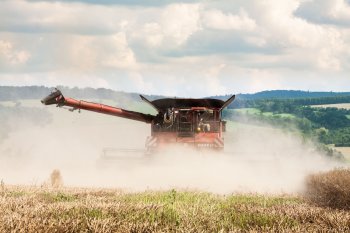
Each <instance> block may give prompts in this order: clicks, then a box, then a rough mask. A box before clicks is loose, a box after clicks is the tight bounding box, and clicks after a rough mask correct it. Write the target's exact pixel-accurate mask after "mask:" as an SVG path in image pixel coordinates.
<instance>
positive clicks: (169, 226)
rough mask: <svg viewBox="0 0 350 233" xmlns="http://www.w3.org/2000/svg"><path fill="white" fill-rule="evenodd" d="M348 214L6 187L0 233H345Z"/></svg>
mask: <svg viewBox="0 0 350 233" xmlns="http://www.w3.org/2000/svg"><path fill="white" fill-rule="evenodd" d="M349 230H350V212H349V211H346V210H338V209H330V208H326V207H316V206H314V205H312V204H309V203H308V202H307V201H305V200H304V199H303V198H302V197H296V196H264V195H253V194H251V195H241V194H236V195H214V194H210V193H203V192H196V191H186V190H184V191H177V190H170V191H166V192H164V191H162V192H160V191H159V192H156V191H146V192H141V193H124V192H123V191H121V190H113V189H82V188H61V189H52V188H44V187H28V186H27V187H25V186H5V185H2V187H1V190H0V231H1V232H10V231H15V232H57V231H58V232H229V231H230V232H237V231H239V232H241V231H250V232H282V231H287V232H310V231H311V232H315V231H322V232H346V231H349Z"/></svg>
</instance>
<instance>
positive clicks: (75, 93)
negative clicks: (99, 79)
mask: <svg viewBox="0 0 350 233" xmlns="http://www.w3.org/2000/svg"><path fill="white" fill-rule="evenodd" d="M59 89H60V90H61V91H62V92H63V93H64V94H65V95H67V96H70V97H73V98H79V99H111V100H118V102H120V101H140V100H141V99H140V97H139V94H138V93H127V92H122V91H114V90H111V89H105V88H97V89H95V88H68V87H63V86H62V87H59ZM51 90H52V88H48V87H44V86H24V87H14V86H0V101H14V100H19V99H41V98H43V97H44V96H46V95H48V93H50V91H51ZM145 96H146V97H147V98H149V99H150V100H153V99H158V98H163V97H164V96H160V95H145ZM347 96H350V92H309V91H295V90H274V91H262V92H258V93H255V94H237V97H236V101H235V102H236V103H244V102H246V101H254V100H260V99H307V98H312V99H314V98H330V99H332V98H338V97H342V98H343V97H347ZM229 97H230V95H220V96H211V97H209V98H217V99H222V100H227V99H228V98H229ZM342 98H338V99H342Z"/></svg>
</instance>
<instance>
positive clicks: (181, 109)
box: [41, 89, 235, 153]
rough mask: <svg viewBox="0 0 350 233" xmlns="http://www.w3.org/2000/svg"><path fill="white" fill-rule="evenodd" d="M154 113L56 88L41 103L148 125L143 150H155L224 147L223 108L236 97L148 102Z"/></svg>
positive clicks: (166, 99)
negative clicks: (78, 97)
mask: <svg viewBox="0 0 350 233" xmlns="http://www.w3.org/2000/svg"><path fill="white" fill-rule="evenodd" d="M140 97H141V99H142V100H143V101H145V102H146V103H148V104H150V105H151V106H152V107H153V108H154V109H155V110H156V111H157V112H158V114H157V115H150V114H144V113H140V112H134V111H128V110H125V109H121V108H116V107H112V106H108V105H103V104H98V103H91V102H86V101H83V100H75V99H72V98H68V97H64V96H63V95H62V93H61V91H60V90H58V89H55V90H54V91H53V92H52V93H51V94H50V95H48V96H47V97H46V98H44V99H43V100H42V101H41V102H42V103H43V104H45V105H53V104H55V105H57V107H62V106H68V107H72V109H70V110H71V111H74V110H80V109H84V110H88V111H93V112H98V113H103V114H108V115H112V116H117V117H122V118H127V119H131V120H136V121H141V122H144V123H147V124H151V136H149V137H148V138H147V140H146V152H147V153H154V152H157V151H159V150H160V149H162V148H164V147H167V146H169V145H186V146H193V147H195V148H198V149H212V150H218V151H220V150H223V148H224V137H223V132H225V131H226V122H225V121H223V120H222V119H221V115H222V110H223V109H224V108H225V107H227V106H228V105H229V104H230V103H231V102H232V101H233V100H234V98H235V96H234V95H233V96H232V97H230V98H229V99H228V100H227V101H222V100H218V99H209V98H206V99H183V98H165V99H157V100H154V101H149V100H148V99H146V98H145V97H144V96H142V95H140Z"/></svg>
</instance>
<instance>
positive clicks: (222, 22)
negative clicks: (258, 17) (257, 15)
mask: <svg viewBox="0 0 350 233" xmlns="http://www.w3.org/2000/svg"><path fill="white" fill-rule="evenodd" d="M202 20H203V24H204V25H206V26H207V27H208V28H211V29H219V30H247V31H251V30H254V29H255V27H256V23H255V21H254V20H253V19H252V18H250V17H249V16H248V14H247V12H246V11H245V10H244V9H240V11H239V13H238V14H237V15H233V14H230V13H229V14H224V13H223V12H222V11H220V10H217V9H213V10H207V11H204V12H203V19H202Z"/></svg>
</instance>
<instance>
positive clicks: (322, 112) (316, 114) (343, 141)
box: [224, 96, 350, 146]
mask: <svg viewBox="0 0 350 233" xmlns="http://www.w3.org/2000/svg"><path fill="white" fill-rule="evenodd" d="M340 102H350V96H342V97H339V96H338V97H328V98H314V99H286V100H281V99H261V100H250V101H245V103H244V104H245V107H250V108H256V109H258V110H259V114H249V115H245V116H244V118H242V113H241V112H239V111H227V112H225V114H224V116H225V117H230V118H232V117H233V118H235V119H238V120H242V119H246V120H247V119H248V120H249V121H263V122H267V123H269V124H273V125H278V126H279V127H282V128H297V129H299V130H300V132H302V133H303V135H304V136H306V137H314V138H317V139H318V140H319V141H320V142H321V143H323V144H335V145H336V146H350V120H349V118H348V117H350V110H347V109H338V108H318V107H317V108H316V107H311V106H308V105H309V104H330V103H340ZM267 112H268V113H273V114H265V113H267ZM285 113H287V114H291V115H292V116H294V117H285V116H283V114H285Z"/></svg>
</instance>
